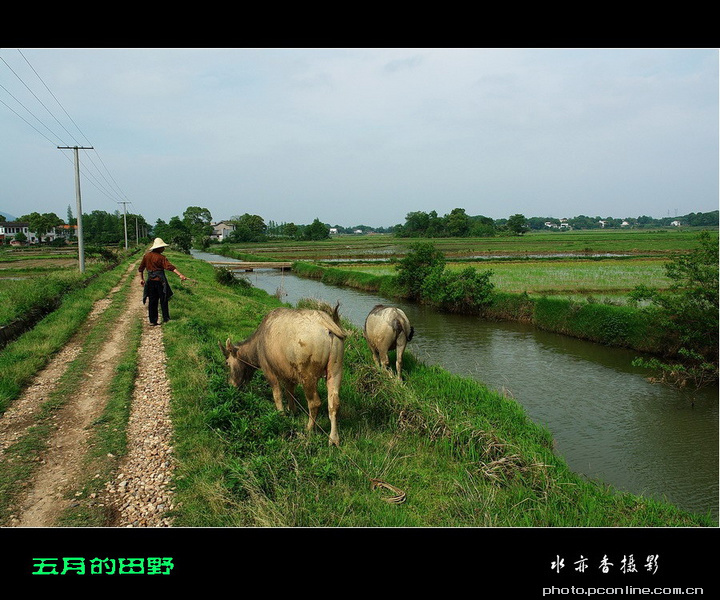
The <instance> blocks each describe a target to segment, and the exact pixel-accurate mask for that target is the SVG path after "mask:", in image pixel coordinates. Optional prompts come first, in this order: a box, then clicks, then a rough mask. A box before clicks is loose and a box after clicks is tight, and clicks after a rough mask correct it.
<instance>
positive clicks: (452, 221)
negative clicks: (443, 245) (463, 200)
mask: <svg viewBox="0 0 720 600" xmlns="http://www.w3.org/2000/svg"><path fill="white" fill-rule="evenodd" d="M445 227H446V229H447V234H448V235H449V236H450V237H465V236H467V234H468V233H469V231H470V217H468V216H467V214H466V213H465V209H464V208H453V209H452V210H451V211H450V214H449V215H447V217H446V220H445Z"/></svg>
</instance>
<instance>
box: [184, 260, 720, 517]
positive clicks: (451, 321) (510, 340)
mask: <svg viewBox="0 0 720 600" xmlns="http://www.w3.org/2000/svg"><path fill="white" fill-rule="evenodd" d="M193 255H194V256H196V257H197V258H203V259H205V260H230V259H227V258H224V257H221V256H217V255H210V254H206V253H200V252H193ZM246 276H247V277H248V279H249V280H250V281H251V282H252V283H253V285H255V286H256V287H258V288H261V289H263V290H265V291H267V292H268V293H270V294H274V293H275V292H276V291H277V290H278V288H281V287H282V288H283V289H284V291H285V292H286V294H287V295H286V296H284V297H283V300H284V301H285V302H288V303H290V304H293V305H294V304H295V303H296V302H297V300H299V299H301V298H317V299H321V300H325V301H327V302H330V303H332V304H334V303H335V302H336V301H340V304H341V306H340V312H341V315H342V316H343V317H344V318H346V319H348V320H349V321H351V322H352V323H354V324H355V325H357V326H358V327H362V324H363V322H364V320H365V317H366V315H367V313H368V312H369V311H370V309H371V308H372V307H373V306H374V305H375V304H379V303H385V304H392V303H394V304H397V303H395V302H391V301H388V300H387V299H385V298H381V297H379V296H374V295H372V294H368V293H365V292H361V291H357V290H352V289H346V288H340V287H335V286H328V285H325V284H323V283H321V282H318V281H315V280H309V279H304V278H299V277H295V276H293V275H291V274H288V273H287V272H286V273H281V272H280V271H275V270H257V271H255V272H253V273H247V274H246ZM399 306H401V307H402V308H403V310H404V311H405V312H406V313H407V315H408V317H409V319H410V321H411V322H412V324H413V326H414V327H415V332H416V333H415V337H414V338H413V340H412V342H411V343H410V346H409V351H411V352H412V353H413V354H414V355H415V356H416V357H417V358H418V359H420V360H422V361H423V362H425V363H428V364H437V365H440V366H442V367H444V368H445V369H447V370H448V371H451V372H453V373H457V374H459V375H463V376H467V377H472V378H474V379H477V380H478V381H481V382H483V383H484V384H486V385H487V386H489V387H491V388H494V389H497V390H500V391H502V392H504V393H506V394H507V395H508V396H511V397H512V398H514V399H515V400H516V401H518V402H519V403H520V404H522V406H523V407H524V408H525V411H526V412H527V414H528V415H529V416H530V418H532V419H533V420H534V421H535V422H536V423H540V424H542V425H544V426H545V427H547V428H548V429H549V430H550V431H551V432H552V434H553V437H554V438H555V442H556V448H557V451H558V452H559V453H561V454H562V455H563V456H564V458H565V459H566V461H567V463H568V465H569V466H570V468H571V469H573V470H574V471H576V472H578V473H582V474H584V475H585V476H587V477H589V478H591V479H596V480H600V481H602V482H605V483H608V484H610V485H612V486H613V487H615V488H617V489H621V490H626V491H629V492H632V493H634V494H638V495H645V496H652V497H656V498H660V499H663V498H665V499H667V500H668V501H670V502H672V503H674V504H675V505H677V506H679V507H681V508H684V509H687V510H692V511H695V512H700V513H705V514H707V513H711V514H712V515H713V516H714V517H715V518H717V515H718V388H717V386H715V387H714V388H711V389H706V390H702V391H701V392H700V393H698V394H696V395H695V397H694V398H692V399H691V398H690V397H688V396H687V395H686V394H683V393H681V392H678V391H676V390H672V389H669V388H667V387H665V386H661V385H658V384H651V383H649V382H648V381H647V380H646V377H645V375H646V373H645V372H644V371H643V370H641V369H638V368H635V367H633V366H632V365H631V362H632V360H633V358H635V357H636V356H638V354H639V353H637V352H635V351H630V350H624V349H618V348H608V347H605V346H601V345H598V344H593V343H590V342H585V341H582V340H576V339H573V338H569V337H566V336H562V335H558V334H553V333H547V332H543V331H539V330H537V329H535V328H533V327H529V326H526V325H522V324H519V323H496V322H488V321H483V320H482V319H479V318H477V317H468V316H462V315H451V314H444V313H438V312H436V311H434V310H432V309H429V308H427V307H423V306H418V305H416V304H413V303H408V304H405V303H400V304H399Z"/></svg>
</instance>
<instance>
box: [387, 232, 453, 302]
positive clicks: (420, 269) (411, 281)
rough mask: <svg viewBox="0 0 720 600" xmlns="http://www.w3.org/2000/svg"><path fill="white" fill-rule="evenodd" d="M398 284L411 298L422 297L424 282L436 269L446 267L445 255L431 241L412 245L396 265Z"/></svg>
mask: <svg viewBox="0 0 720 600" xmlns="http://www.w3.org/2000/svg"><path fill="white" fill-rule="evenodd" d="M395 268H396V270H397V271H398V278H397V282H398V284H399V285H400V286H401V287H402V288H403V289H404V290H405V291H406V293H407V294H408V296H409V297H410V298H413V299H415V300H419V299H420V298H421V297H422V289H423V288H422V286H423V282H424V281H425V279H426V278H427V277H429V276H430V274H431V273H433V272H434V271H442V270H443V269H444V268H445V255H444V254H443V253H442V252H440V250H438V249H437V248H435V246H434V245H433V244H431V243H430V242H417V243H415V244H411V245H410V251H409V252H408V253H407V254H406V255H405V256H404V257H403V258H402V259H400V261H399V263H398V264H397V265H396V267H395Z"/></svg>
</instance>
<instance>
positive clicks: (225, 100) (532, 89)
mask: <svg viewBox="0 0 720 600" xmlns="http://www.w3.org/2000/svg"><path fill="white" fill-rule="evenodd" d="M718 89H719V87H718V49H717V48H706V49H703V48H679V49H674V48H655V49H654V48H647V49H645V48H628V49H613V48H605V49H600V48H579V49H571V48H557V49H551V48H227V49H226V48H167V49H162V48H146V49H143V48H2V49H0V183H1V185H0V212H2V213H5V214H10V215H12V216H14V217H20V216H21V215H24V214H28V213H30V212H35V211H36V212H40V213H45V212H53V213H55V214H57V215H58V216H59V217H60V218H62V219H66V218H67V212H68V207H70V209H71V211H72V213H73V215H76V214H77V211H76V191H75V167H74V164H73V154H74V153H73V151H72V150H65V149H60V148H58V147H59V146H63V147H67V146H83V147H92V148H93V149H92V150H79V151H78V155H79V159H80V169H81V179H80V187H81V198H82V211H83V213H90V212H92V211H93V210H102V211H107V212H115V211H116V210H118V211H120V212H122V211H123V208H124V207H125V208H126V209H127V211H128V212H130V213H136V214H141V215H143V216H144V217H145V219H146V221H147V222H148V223H150V224H155V223H156V221H157V220H158V219H162V220H163V221H166V222H167V221H169V219H170V218H172V217H173V216H182V213H183V212H184V211H185V209H186V208H187V207H189V206H199V207H201V208H207V209H208V210H209V211H210V213H211V215H212V218H213V221H221V220H224V219H229V218H231V217H233V216H236V215H242V214H245V213H250V214H257V215H260V216H261V217H262V218H263V219H264V220H265V222H266V223H268V222H270V221H274V222H276V223H288V222H293V223H296V224H308V223H311V222H312V221H313V220H314V219H316V218H318V219H320V220H321V221H322V222H324V223H327V224H329V225H331V226H333V225H341V226H344V227H354V226H357V225H368V226H371V227H389V226H392V225H395V224H398V223H404V222H405V217H406V215H407V214H408V213H409V212H413V211H424V212H430V211H433V210H434V211H436V212H437V213H438V215H440V216H442V215H444V214H447V213H449V212H450V211H451V210H452V209H454V208H464V209H465V210H466V212H467V214H469V215H484V216H488V217H491V218H493V219H501V218H507V217H509V216H511V215H513V214H517V213H520V214H523V215H525V216H526V217H531V216H539V217H554V218H562V217H568V218H569V217H574V216H578V215H587V216H593V217H594V216H600V217H614V218H626V217H637V216H641V215H648V216H652V217H655V218H660V217H665V216H679V215H684V214H687V213H690V212H707V211H712V210H716V209H717V208H718V180H719V172H718V164H719V161H720V157H719V154H718V132H719V127H718V114H719V110H720V108H719V105H718Z"/></svg>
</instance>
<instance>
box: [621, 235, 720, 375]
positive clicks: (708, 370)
mask: <svg viewBox="0 0 720 600" xmlns="http://www.w3.org/2000/svg"><path fill="white" fill-rule="evenodd" d="M697 240H698V246H697V247H696V248H694V249H693V250H692V251H690V252H689V253H687V254H677V255H675V256H673V258H672V260H671V261H670V262H668V263H667V264H666V265H665V272H666V275H667V277H668V278H669V279H670V280H671V281H672V284H671V286H670V288H669V289H668V290H667V291H665V292H663V291H658V290H657V289H650V288H647V287H645V286H638V287H637V288H635V290H634V291H633V292H632V294H631V297H632V298H634V299H635V300H650V302H651V303H652V304H653V305H654V306H655V307H656V308H657V309H658V310H659V313H660V316H661V319H662V328H663V330H664V331H665V332H666V334H667V335H668V336H669V337H670V339H671V341H672V342H673V343H674V344H675V345H676V348H675V350H676V352H675V354H676V355H677V356H678V357H679V358H680V360H681V362H680V363H677V364H668V363H665V362H663V361H659V360H657V359H656V360H653V361H642V360H638V361H636V364H642V365H643V366H648V367H651V368H659V369H661V371H662V380H663V381H666V382H669V383H673V384H675V385H678V386H681V387H684V386H685V385H687V384H688V383H691V384H693V385H694V386H695V387H700V386H701V385H704V384H705V383H709V382H712V381H717V378H718V311H719V305H718V240H717V238H716V237H715V236H711V235H710V233H709V232H708V231H703V232H701V233H700V234H699V235H698V237H697Z"/></svg>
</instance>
